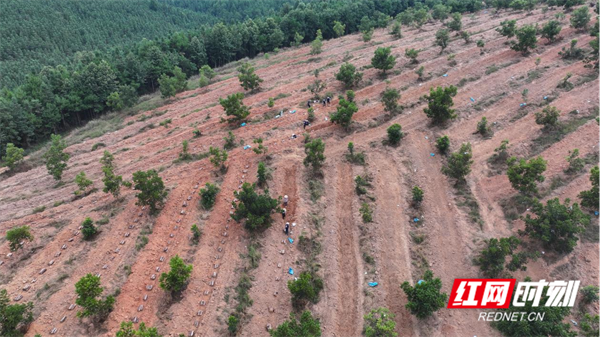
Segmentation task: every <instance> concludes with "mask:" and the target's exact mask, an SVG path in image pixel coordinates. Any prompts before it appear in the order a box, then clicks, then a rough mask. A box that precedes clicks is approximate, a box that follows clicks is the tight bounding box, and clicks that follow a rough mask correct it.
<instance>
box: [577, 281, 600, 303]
mask: <svg viewBox="0 0 600 337" xmlns="http://www.w3.org/2000/svg"><path fill="white" fill-rule="evenodd" d="M598 290H599V288H598V286H595V285H589V286H585V287H583V288H581V290H579V292H580V293H581V295H583V298H582V299H581V302H582V303H584V304H591V303H593V302H598V300H599V299H600V296H598Z"/></svg>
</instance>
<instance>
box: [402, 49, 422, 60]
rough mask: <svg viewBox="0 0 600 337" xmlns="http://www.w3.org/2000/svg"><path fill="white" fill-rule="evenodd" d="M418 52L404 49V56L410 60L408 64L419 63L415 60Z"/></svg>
mask: <svg viewBox="0 0 600 337" xmlns="http://www.w3.org/2000/svg"><path fill="white" fill-rule="evenodd" d="M419 51H420V50H418V49H414V48H410V49H406V50H405V51H404V56H406V57H407V58H409V59H410V63H419V61H418V60H417V57H419Z"/></svg>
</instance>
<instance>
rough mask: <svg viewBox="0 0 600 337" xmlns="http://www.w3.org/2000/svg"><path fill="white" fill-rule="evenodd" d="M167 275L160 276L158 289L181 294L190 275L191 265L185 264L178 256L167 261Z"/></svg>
mask: <svg viewBox="0 0 600 337" xmlns="http://www.w3.org/2000/svg"><path fill="white" fill-rule="evenodd" d="M169 267H170V268H171V270H169V272H168V273H162V274H160V279H159V281H160V287H161V288H162V289H164V290H166V291H170V292H171V293H172V294H174V293H179V292H181V291H182V290H183V289H184V288H185V286H186V285H187V282H188V280H189V278H190V276H191V275H192V268H193V267H192V265H191V264H189V265H187V264H185V262H183V259H181V258H180V257H179V255H175V257H173V258H171V260H170V261H169Z"/></svg>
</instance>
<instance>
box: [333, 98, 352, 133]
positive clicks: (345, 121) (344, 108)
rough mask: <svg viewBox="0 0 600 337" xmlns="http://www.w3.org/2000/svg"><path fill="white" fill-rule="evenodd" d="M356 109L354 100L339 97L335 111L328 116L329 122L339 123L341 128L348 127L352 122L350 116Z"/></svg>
mask: <svg viewBox="0 0 600 337" xmlns="http://www.w3.org/2000/svg"><path fill="white" fill-rule="evenodd" d="M357 111H358V107H357V106H356V104H355V103H354V102H349V101H346V100H345V99H343V98H342V99H340V101H339V104H338V106H337V109H336V112H333V113H332V114H331V115H330V116H329V118H330V120H331V123H336V124H339V125H341V126H342V127H343V128H345V129H348V128H349V127H350V124H352V116H353V115H354V114H355V113H356V112H357Z"/></svg>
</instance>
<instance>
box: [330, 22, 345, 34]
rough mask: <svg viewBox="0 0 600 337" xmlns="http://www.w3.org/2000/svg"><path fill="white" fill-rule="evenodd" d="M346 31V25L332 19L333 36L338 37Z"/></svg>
mask: <svg viewBox="0 0 600 337" xmlns="http://www.w3.org/2000/svg"><path fill="white" fill-rule="evenodd" d="M345 31H346V25H344V24H342V23H341V22H339V21H333V32H334V33H335V37H340V36H342V35H344V32H345Z"/></svg>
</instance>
